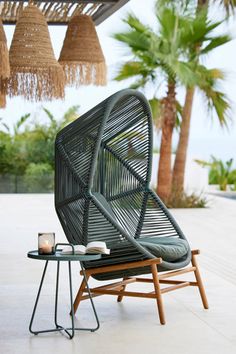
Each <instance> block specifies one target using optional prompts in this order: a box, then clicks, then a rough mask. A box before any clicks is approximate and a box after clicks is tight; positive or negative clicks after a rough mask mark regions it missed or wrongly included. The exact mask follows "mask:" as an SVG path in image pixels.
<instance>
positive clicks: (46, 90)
mask: <svg viewBox="0 0 236 354" xmlns="http://www.w3.org/2000/svg"><path fill="white" fill-rule="evenodd" d="M10 67H11V78H10V80H9V86H8V93H9V95H10V96H18V95H21V96H24V97H25V98H26V99H28V100H35V101H40V100H52V99H53V98H63V97H64V85H65V77H64V73H63V69H62V67H61V66H60V64H59V63H58V62H57V61H56V59H55V56H54V53H53V49H52V44H51V40H50V35H49V31H48V26H47V22H46V19H45V18H44V16H43V14H42V12H41V11H40V10H39V9H38V8H37V7H36V6H34V5H32V4H30V5H28V6H27V7H26V8H25V9H24V10H23V11H22V12H21V14H20V16H19V20H18V21H17V24H16V28H15V32H14V35H13V39H12V43H11V47H10Z"/></svg>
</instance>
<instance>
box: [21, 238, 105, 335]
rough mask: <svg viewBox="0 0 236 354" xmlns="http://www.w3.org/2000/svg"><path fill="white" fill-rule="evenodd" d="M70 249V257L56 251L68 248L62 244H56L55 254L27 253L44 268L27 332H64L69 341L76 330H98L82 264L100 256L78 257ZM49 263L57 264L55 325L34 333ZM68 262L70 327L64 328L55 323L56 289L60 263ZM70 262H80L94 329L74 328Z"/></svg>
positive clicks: (56, 298) (55, 313)
mask: <svg viewBox="0 0 236 354" xmlns="http://www.w3.org/2000/svg"><path fill="white" fill-rule="evenodd" d="M69 245H70V246H71V248H72V253H73V254H70V255H67V254H66V255H65V254H62V252H61V251H62V250H59V249H57V247H58V246H68V244H64V243H58V244H57V245H56V252H55V254H53V255H41V254H39V253H38V251H30V252H28V254H27V256H28V257H29V258H33V259H38V260H44V261H46V262H45V266H44V270H43V274H42V278H41V281H40V285H39V290H38V293H37V296H36V301H35V304H34V308H33V313H32V316H31V320H30V325H29V331H30V332H31V333H33V334H35V335H37V334H39V333H47V332H58V331H65V332H66V333H67V335H68V336H69V338H70V339H72V338H73V337H74V334H75V331H76V330H83V331H91V332H94V331H96V330H97V329H98V328H99V326H100V325H99V319H98V315H97V312H96V309H95V306H94V303H93V299H92V295H91V292H90V289H89V286H88V282H87V278H86V274H85V271H84V267H83V262H85V261H92V260H96V259H99V258H101V255H100V254H86V255H78V254H75V252H74V246H73V245H71V244H69ZM49 261H56V262H57V273H56V293H55V310H54V324H55V328H51V329H45V330H40V331H34V330H33V329H32V326H33V321H34V316H35V312H36V309H37V305H38V301H39V297H40V293H41V289H42V285H43V281H44V277H45V274H46V271H47V266H48V262H49ZM62 261H63V262H68V270H69V287H70V306H71V313H70V314H71V327H70V328H64V327H63V326H61V325H59V324H58V322H57V307H58V287H59V274H60V262H62ZM72 261H78V262H80V266H81V269H82V273H83V277H84V280H85V282H86V286H87V289H88V295H89V299H90V302H91V305H92V309H93V312H94V316H95V319H96V323H97V326H96V327H95V328H76V327H75V323H74V322H75V313H74V307H73V294H72V277H71V262H72Z"/></svg>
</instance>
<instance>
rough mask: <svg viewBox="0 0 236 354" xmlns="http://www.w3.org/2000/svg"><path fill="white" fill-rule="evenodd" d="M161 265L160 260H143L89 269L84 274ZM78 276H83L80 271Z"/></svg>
mask: <svg viewBox="0 0 236 354" xmlns="http://www.w3.org/2000/svg"><path fill="white" fill-rule="evenodd" d="M160 263H162V259H161V258H152V259H145V260H144V261H136V262H127V263H122V264H114V265H108V266H102V267H97V268H89V269H86V274H87V275H88V274H100V273H107V272H115V271H117V270H121V269H130V268H139V267H146V266H150V265H152V264H160ZM80 274H83V273H82V271H81V272H80Z"/></svg>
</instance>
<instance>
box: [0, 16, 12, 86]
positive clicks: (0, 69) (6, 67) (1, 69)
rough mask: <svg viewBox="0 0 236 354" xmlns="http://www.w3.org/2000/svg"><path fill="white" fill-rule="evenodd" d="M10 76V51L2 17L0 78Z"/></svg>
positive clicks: (0, 20) (0, 22) (0, 28)
mask: <svg viewBox="0 0 236 354" xmlns="http://www.w3.org/2000/svg"><path fill="white" fill-rule="evenodd" d="M9 76H10V64H9V53H8V49H7V39H6V35H5V32H4V28H3V24H2V19H1V17H0V79H6V78H8V77H9Z"/></svg>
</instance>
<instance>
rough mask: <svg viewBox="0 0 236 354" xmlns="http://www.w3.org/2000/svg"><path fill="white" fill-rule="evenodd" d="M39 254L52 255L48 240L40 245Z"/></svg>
mask: <svg viewBox="0 0 236 354" xmlns="http://www.w3.org/2000/svg"><path fill="white" fill-rule="evenodd" d="M39 250H40V253H52V246H51V245H50V244H49V241H48V240H45V242H44V243H42V244H41V245H40V249H39Z"/></svg>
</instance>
